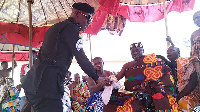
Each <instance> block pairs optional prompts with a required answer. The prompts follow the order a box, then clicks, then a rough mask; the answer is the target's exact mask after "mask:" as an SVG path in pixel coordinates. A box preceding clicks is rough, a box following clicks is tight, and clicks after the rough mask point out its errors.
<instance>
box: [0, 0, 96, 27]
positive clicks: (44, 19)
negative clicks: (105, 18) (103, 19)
mask: <svg viewBox="0 0 200 112" xmlns="http://www.w3.org/2000/svg"><path fill="white" fill-rule="evenodd" d="M28 1H30V0H28ZM74 2H87V3H88V4H90V5H91V6H93V7H95V8H98V6H99V5H98V1H96V0H87V1H84V0H34V2H33V3H32V6H31V12H32V25H33V27H36V26H42V25H47V24H55V23H58V22H60V21H63V20H65V19H66V18H68V17H69V16H70V13H71V8H72V5H73V3H74ZM28 17H29V12H28V3H27V0H0V20H3V21H7V22H11V23H18V24H24V25H26V26H29V18H28Z"/></svg>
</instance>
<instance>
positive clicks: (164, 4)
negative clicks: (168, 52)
mask: <svg viewBox="0 0 200 112" xmlns="http://www.w3.org/2000/svg"><path fill="white" fill-rule="evenodd" d="M165 2H166V1H165V0H163V9H164V17H165V28H166V37H167V36H169V33H168V25H167V12H166V3H165ZM169 46H170V43H169V42H168V41H167V48H168V47H169Z"/></svg>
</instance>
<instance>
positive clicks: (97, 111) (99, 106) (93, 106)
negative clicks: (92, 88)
mask: <svg viewBox="0 0 200 112" xmlns="http://www.w3.org/2000/svg"><path fill="white" fill-rule="evenodd" d="M102 92H103V89H102V90H100V91H98V92H96V93H92V92H90V97H89V98H88V100H87V105H86V112H103V101H102V97H101V94H102Z"/></svg>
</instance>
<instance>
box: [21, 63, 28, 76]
mask: <svg viewBox="0 0 200 112" xmlns="http://www.w3.org/2000/svg"><path fill="white" fill-rule="evenodd" d="M27 65H28V64H23V65H22V67H21V73H20V74H21V75H26V74H25V67H26V66H27Z"/></svg>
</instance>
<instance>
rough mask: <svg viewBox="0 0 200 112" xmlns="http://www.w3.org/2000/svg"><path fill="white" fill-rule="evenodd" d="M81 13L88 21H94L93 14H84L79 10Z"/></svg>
mask: <svg viewBox="0 0 200 112" xmlns="http://www.w3.org/2000/svg"><path fill="white" fill-rule="evenodd" d="M79 13H80V14H81V15H83V16H85V18H86V19H87V20H88V21H92V16H91V15H87V14H84V13H82V12H80V11H79Z"/></svg>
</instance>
